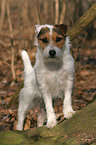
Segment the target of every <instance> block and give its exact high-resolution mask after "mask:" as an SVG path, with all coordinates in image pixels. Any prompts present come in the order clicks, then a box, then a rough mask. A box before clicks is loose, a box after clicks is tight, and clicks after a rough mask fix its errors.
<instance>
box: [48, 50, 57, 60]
mask: <svg viewBox="0 0 96 145" xmlns="http://www.w3.org/2000/svg"><path fill="white" fill-rule="evenodd" d="M49 55H50V57H51V58H54V57H55V55H56V51H55V50H50V51H49Z"/></svg>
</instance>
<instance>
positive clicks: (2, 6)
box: [0, 0, 6, 31]
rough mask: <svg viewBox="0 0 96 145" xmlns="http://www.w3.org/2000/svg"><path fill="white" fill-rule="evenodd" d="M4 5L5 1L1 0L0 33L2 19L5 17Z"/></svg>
mask: <svg viewBox="0 0 96 145" xmlns="http://www.w3.org/2000/svg"><path fill="white" fill-rule="evenodd" d="M5 5H6V0H2V5H1V20H0V30H1V31H2V27H3V23H4V17H5Z"/></svg>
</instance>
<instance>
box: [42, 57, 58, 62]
mask: <svg viewBox="0 0 96 145" xmlns="http://www.w3.org/2000/svg"><path fill="white" fill-rule="evenodd" d="M44 61H45V62H59V61H61V59H60V58H58V57H56V56H55V57H51V56H49V57H45V58H44Z"/></svg>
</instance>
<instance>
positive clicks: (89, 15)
mask: <svg viewBox="0 0 96 145" xmlns="http://www.w3.org/2000/svg"><path fill="white" fill-rule="evenodd" d="M95 18H96V3H95V4H93V6H92V7H91V8H90V9H89V10H88V11H87V12H86V13H85V14H84V15H83V16H82V17H80V18H79V19H78V20H77V22H76V23H75V24H74V26H73V27H72V28H71V29H70V30H69V32H68V35H69V36H70V40H73V39H74V38H75V37H76V36H77V35H78V34H80V32H81V31H82V30H83V29H84V28H86V27H87V26H88V25H89V24H90V23H91V22H92V21H93V20H94V19H95Z"/></svg>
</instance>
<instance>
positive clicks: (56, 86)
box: [39, 71, 66, 97]
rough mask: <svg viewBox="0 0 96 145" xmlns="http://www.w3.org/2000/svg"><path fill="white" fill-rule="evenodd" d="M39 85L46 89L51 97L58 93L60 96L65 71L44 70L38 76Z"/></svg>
mask: <svg viewBox="0 0 96 145" xmlns="http://www.w3.org/2000/svg"><path fill="white" fill-rule="evenodd" d="M40 78H41V79H39V81H40V85H41V88H42V86H43V88H42V89H47V90H48V91H49V92H50V93H51V95H52V96H53V97H56V96H58V95H59V97H60V96H61V94H62V92H63V91H64V85H65V80H66V79H65V73H64V72H62V71H59V72H56V71H55V72H51V71H45V72H44V73H43V75H42V76H41V77H40Z"/></svg>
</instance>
